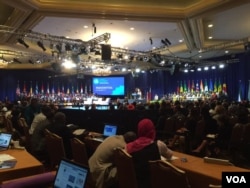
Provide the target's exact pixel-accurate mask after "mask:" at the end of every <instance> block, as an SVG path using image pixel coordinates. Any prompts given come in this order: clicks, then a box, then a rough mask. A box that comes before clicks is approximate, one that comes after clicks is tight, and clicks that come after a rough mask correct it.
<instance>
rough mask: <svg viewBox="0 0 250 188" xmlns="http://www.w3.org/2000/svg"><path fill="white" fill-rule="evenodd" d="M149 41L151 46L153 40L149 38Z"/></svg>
mask: <svg viewBox="0 0 250 188" xmlns="http://www.w3.org/2000/svg"><path fill="white" fill-rule="evenodd" d="M149 41H150V44H151V45H152V44H153V40H152V38H151V37H150V38H149Z"/></svg>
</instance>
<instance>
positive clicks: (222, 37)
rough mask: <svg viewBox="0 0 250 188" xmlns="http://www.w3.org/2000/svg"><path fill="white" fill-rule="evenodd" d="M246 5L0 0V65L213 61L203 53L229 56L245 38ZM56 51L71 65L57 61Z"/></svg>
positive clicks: (147, 65) (229, 1)
mask: <svg viewBox="0 0 250 188" xmlns="http://www.w3.org/2000/svg"><path fill="white" fill-rule="evenodd" d="M249 10H250V2H249V0H237V1H235V0H209V1H208V0H189V1H187V0H143V1H141V0H137V1H134V0H105V1H103V0H85V1H83V0H12V1H9V0H0V11H1V15H0V33H1V34H0V68H1V69H49V70H52V71H56V72H57V73H58V72H60V73H61V74H62V73H67V74H75V73H77V74H78V73H83V74H93V71H92V66H93V65H96V67H99V69H101V73H100V72H99V74H105V73H104V72H105V71H106V70H104V69H106V67H108V66H110V67H112V74H126V73H128V72H129V71H131V70H132V71H133V70H135V69H136V68H141V69H143V70H155V69H164V70H168V71H173V68H174V67H175V65H177V64H178V65H180V66H182V65H186V64H189V66H200V65H205V64H216V63H217V64H218V62H215V61H212V60H211V58H215V57H221V56H228V57H230V59H229V60H227V62H236V61H237V60H235V59H234V57H235V56H234V55H235V54H237V53H242V52H244V51H245V50H246V45H248V43H249V42H250V41H249V40H250V38H249V37H250V19H249V17H250V11H249ZM208 24H213V27H211V28H209V27H208ZM132 28H133V29H132ZM209 36H212V39H208V37H209ZM18 39H22V40H23V41H24V42H25V43H27V44H28V46H29V47H28V48H26V47H24V46H23V45H22V44H20V43H19V42H17V41H18ZM38 41H41V42H42V43H43V45H44V47H45V48H46V50H45V51H44V50H42V48H41V47H39V46H38V45H37V42H38ZM163 42H164V43H163ZM58 44H60V45H62V49H61V50H62V51H60V52H59V51H58V48H56V45H58ZM66 44H69V49H68V50H65V45H66ZM102 44H108V45H111V51H112V56H111V60H103V58H102V56H101V55H100V54H99V53H98V52H100V53H101V54H102V51H101V46H102ZM226 51H227V52H226ZM125 56H128V59H125ZM64 58H71V59H72V60H73V62H74V63H76V64H77V68H74V69H71V70H66V69H64V68H61V64H62V62H63V59H64ZM14 59H15V60H14ZM124 67H126V68H127V69H128V68H129V69H130V70H129V71H128V70H127V71H125V72H123V71H122V68H124ZM99 71H100V70H99Z"/></svg>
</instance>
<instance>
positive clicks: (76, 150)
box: [70, 138, 88, 166]
mask: <svg viewBox="0 0 250 188" xmlns="http://www.w3.org/2000/svg"><path fill="white" fill-rule="evenodd" d="M70 143H71V149H72V155H73V160H74V161H75V162H77V163H80V164H83V165H85V166H88V155H87V150H86V145H85V143H83V142H82V141H81V140H79V139H78V138H72V139H71V141H70Z"/></svg>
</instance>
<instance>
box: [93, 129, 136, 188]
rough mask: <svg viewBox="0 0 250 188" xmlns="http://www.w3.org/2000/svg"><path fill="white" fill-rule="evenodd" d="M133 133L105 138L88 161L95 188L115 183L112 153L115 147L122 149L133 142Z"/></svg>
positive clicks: (103, 187) (102, 187) (134, 136)
mask: <svg viewBox="0 0 250 188" xmlns="http://www.w3.org/2000/svg"><path fill="white" fill-rule="evenodd" d="M135 138H136V134H135V133H134V132H127V133H125V134H124V135H115V136H110V137H108V138H106V139H105V140H104V141H103V142H102V143H101V144H100V145H99V146H98V147H97V149H96V150H95V152H94V154H93V155H92V156H91V157H90V159H89V168H90V172H91V175H92V178H93V179H94V180H95V185H96V188H106V187H108V186H110V185H112V184H115V183H116V174H117V170H116V167H115V166H114V157H113V152H114V149H115V148H117V147H121V148H124V147H125V145H126V143H129V142H131V141H133V140H135Z"/></svg>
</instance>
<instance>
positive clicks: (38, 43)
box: [37, 41, 46, 51]
mask: <svg viewBox="0 0 250 188" xmlns="http://www.w3.org/2000/svg"><path fill="white" fill-rule="evenodd" d="M37 45H38V46H39V47H40V48H42V49H43V51H46V48H45V47H44V45H43V43H42V42H41V41H37Z"/></svg>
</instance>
